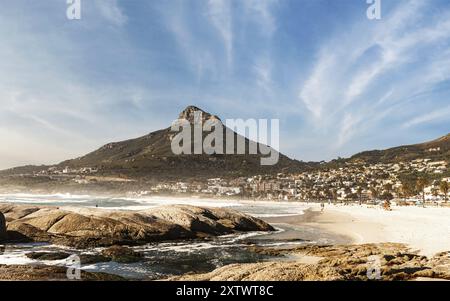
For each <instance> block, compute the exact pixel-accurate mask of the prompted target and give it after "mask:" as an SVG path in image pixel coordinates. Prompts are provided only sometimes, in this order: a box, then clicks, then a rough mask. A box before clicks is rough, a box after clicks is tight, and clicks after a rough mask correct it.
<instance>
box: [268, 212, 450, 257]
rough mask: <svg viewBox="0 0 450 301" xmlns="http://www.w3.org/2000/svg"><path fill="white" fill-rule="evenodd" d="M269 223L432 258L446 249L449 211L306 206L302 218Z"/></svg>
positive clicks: (449, 242)
mask: <svg viewBox="0 0 450 301" xmlns="http://www.w3.org/2000/svg"><path fill="white" fill-rule="evenodd" d="M266 220H267V221H269V222H272V223H286V224H291V225H298V226H308V227H316V228H318V229H321V230H323V231H326V232H329V233H334V234H335V235H340V236H345V237H347V238H348V239H350V241H351V243H353V244H364V243H382V242H391V243H404V244H406V245H408V246H409V247H410V248H412V249H413V250H418V251H419V253H420V254H422V255H426V256H432V255H434V254H436V253H439V252H443V251H449V250H450V208H420V207H393V208H392V211H385V210H383V209H381V208H379V207H370V206H364V205H363V206H339V205H328V204H327V205H326V207H325V210H324V212H320V205H318V204H317V205H316V204H313V205H310V209H309V210H308V211H306V214H305V215H303V216H289V217H276V218H269V219H266Z"/></svg>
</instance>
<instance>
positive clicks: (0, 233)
mask: <svg viewBox="0 0 450 301" xmlns="http://www.w3.org/2000/svg"><path fill="white" fill-rule="evenodd" d="M4 239H6V220H5V216H4V215H3V213H1V212H0V241H3V240H4Z"/></svg>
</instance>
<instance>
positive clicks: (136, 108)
mask: <svg viewBox="0 0 450 301" xmlns="http://www.w3.org/2000/svg"><path fill="white" fill-rule="evenodd" d="M81 3H82V11H81V20H77V21H71V20H68V19H67V18H66V8H67V4H66V1H63V0H43V1H26V0H15V1H6V0H1V1H0V6H1V9H0V38H1V43H0V57H1V58H2V59H1V60H0V104H2V105H1V107H0V168H7V167H12V166H17V165H22V164H38V163H56V162H59V161H61V160H64V159H67V158H72V157H77V156H79V155H82V154H84V153H86V152H89V151H92V150H94V149H96V148H97V147H99V146H101V145H103V144H105V143H107V142H111V141H117V140H122V139H127V138H130V137H137V136H140V135H143V134H146V133H148V132H151V131H154V130H157V129H160V128H165V127H167V126H169V124H170V123H171V122H172V120H173V119H175V118H176V116H177V114H178V113H179V111H181V110H182V109H183V108H184V107H186V106H187V105H190V104H194V105H197V106H199V107H201V108H203V109H205V110H207V111H209V112H211V113H214V114H217V115H219V116H220V117H221V118H222V119H226V118H279V119H280V128H281V133H280V149H281V151H282V152H283V153H286V154H287V155H289V156H291V157H294V158H296V159H300V160H330V159H333V158H336V157H337V156H342V157H345V156H349V155H351V154H354V153H356V152H359V151H362V150H367V149H375V148H378V149H379V148H386V147H390V146H396V145H400V144H408V143H415V142H420V141H425V140H429V139H433V138H437V137H439V136H441V135H445V134H447V133H448V132H450V119H449V118H448V116H449V114H450V4H449V3H448V1H447V0H432V1H425V0H424V1H421V0H415V1H407V0H382V19H381V20H377V21H371V20H368V19H367V17H366V9H367V7H368V4H366V1H365V0H345V1H344V0H245V1H243V0H170V1H162V0H154V1H144V0H132V1H125V0H123V1H120V0H89V1H86V0H82V1H81Z"/></svg>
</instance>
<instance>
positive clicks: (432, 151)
mask: <svg viewBox="0 0 450 301" xmlns="http://www.w3.org/2000/svg"><path fill="white" fill-rule="evenodd" d="M420 158H430V159H433V160H447V161H449V159H450V134H447V135H446V136H443V137H441V138H439V139H436V140H433V141H429V142H425V143H420V144H413V145H405V146H398V147H394V148H389V149H386V150H373V151H365V152H362V153H359V154H356V155H354V156H352V157H351V158H350V160H353V161H354V160H363V161H365V162H368V163H388V162H399V161H409V160H415V159H420Z"/></svg>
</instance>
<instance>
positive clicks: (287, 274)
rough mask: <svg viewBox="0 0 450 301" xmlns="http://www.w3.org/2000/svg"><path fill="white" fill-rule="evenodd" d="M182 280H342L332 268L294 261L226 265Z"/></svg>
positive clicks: (181, 278)
mask: <svg viewBox="0 0 450 301" xmlns="http://www.w3.org/2000/svg"><path fill="white" fill-rule="evenodd" d="M171 280H183V281H336V280H344V277H343V276H342V275H340V274H339V273H338V272H337V271H336V270H335V269H334V268H331V267H322V266H315V265H307V264H301V263H296V262H262V263H250V264H232V265H227V266H224V267H222V268H219V269H217V270H214V271H213V272H211V273H208V274H200V275H186V276H182V277H175V278H172V279H171Z"/></svg>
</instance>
